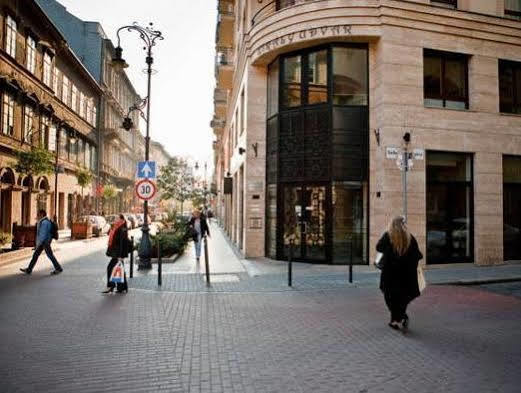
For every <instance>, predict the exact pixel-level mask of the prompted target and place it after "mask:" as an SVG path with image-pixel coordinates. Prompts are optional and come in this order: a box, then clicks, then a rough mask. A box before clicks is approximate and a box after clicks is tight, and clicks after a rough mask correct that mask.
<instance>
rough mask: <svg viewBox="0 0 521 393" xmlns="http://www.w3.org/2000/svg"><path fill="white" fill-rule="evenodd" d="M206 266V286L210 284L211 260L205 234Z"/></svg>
mask: <svg viewBox="0 0 521 393" xmlns="http://www.w3.org/2000/svg"><path fill="white" fill-rule="evenodd" d="M204 267H205V269H206V286H207V287H209V286H210V261H209V260H208V238H207V236H206V235H205V236H204Z"/></svg>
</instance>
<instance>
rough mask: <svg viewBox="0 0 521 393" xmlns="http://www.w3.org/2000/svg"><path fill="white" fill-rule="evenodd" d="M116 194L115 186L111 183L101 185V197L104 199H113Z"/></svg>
mask: <svg viewBox="0 0 521 393" xmlns="http://www.w3.org/2000/svg"><path fill="white" fill-rule="evenodd" d="M117 194H118V191H117V190H116V187H114V186H113V185H112V184H107V185H106V186H104V187H103V198H105V199H113V198H115V197H116V195H117Z"/></svg>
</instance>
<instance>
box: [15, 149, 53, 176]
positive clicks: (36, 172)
mask: <svg viewBox="0 0 521 393" xmlns="http://www.w3.org/2000/svg"><path fill="white" fill-rule="evenodd" d="M53 160H54V156H53V154H52V153H51V152H50V151H48V150H45V149H43V148H40V147H37V148H35V149H32V150H29V151H17V152H16V163H15V164H14V170H15V171H16V172H18V173H20V174H22V175H32V176H41V175H49V174H51V173H53V172H54V162H53Z"/></svg>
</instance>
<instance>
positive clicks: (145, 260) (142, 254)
mask: <svg viewBox="0 0 521 393" xmlns="http://www.w3.org/2000/svg"><path fill="white" fill-rule="evenodd" d="M146 63H147V65H148V68H147V74H148V77H147V78H148V85H147V121H146V123H147V128H146V136H145V161H148V160H149V149H150V101H151V100H150V93H151V90H152V64H153V63H154V59H153V57H152V47H151V46H149V47H148V53H147V58H146ZM143 213H144V215H145V219H144V223H143V227H142V229H141V230H142V232H143V235H142V236H141V243H140V244H139V268H140V269H152V262H151V255H150V254H151V248H152V244H151V242H150V235H149V232H150V229H149V227H148V201H144V203H143Z"/></svg>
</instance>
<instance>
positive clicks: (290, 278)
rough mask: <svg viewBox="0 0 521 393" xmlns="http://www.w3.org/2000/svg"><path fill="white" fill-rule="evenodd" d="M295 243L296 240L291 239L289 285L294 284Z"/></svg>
mask: <svg viewBox="0 0 521 393" xmlns="http://www.w3.org/2000/svg"><path fill="white" fill-rule="evenodd" d="M293 243H294V240H293V239H290V241H289V262H288V287H291V286H292V285H293Z"/></svg>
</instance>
